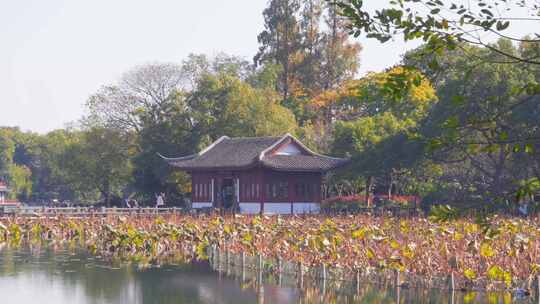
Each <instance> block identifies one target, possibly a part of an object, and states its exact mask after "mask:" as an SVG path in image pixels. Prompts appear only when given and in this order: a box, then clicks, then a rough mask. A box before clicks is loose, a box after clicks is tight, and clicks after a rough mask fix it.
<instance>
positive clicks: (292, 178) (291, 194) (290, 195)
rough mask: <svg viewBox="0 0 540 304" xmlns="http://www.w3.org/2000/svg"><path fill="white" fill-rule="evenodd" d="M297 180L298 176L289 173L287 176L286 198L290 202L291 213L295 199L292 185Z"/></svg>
mask: <svg viewBox="0 0 540 304" xmlns="http://www.w3.org/2000/svg"><path fill="white" fill-rule="evenodd" d="M297 180H298V177H297V176H295V175H292V174H289V176H288V177H287V184H288V185H289V186H288V189H289V191H288V192H289V193H288V198H289V201H290V202H291V214H293V213H294V202H295V201H296V196H295V191H294V190H295V189H294V186H295V183H296V181H297Z"/></svg>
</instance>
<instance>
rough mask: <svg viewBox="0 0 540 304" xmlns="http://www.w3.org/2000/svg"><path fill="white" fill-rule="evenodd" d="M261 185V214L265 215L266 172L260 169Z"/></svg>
mask: <svg viewBox="0 0 540 304" xmlns="http://www.w3.org/2000/svg"><path fill="white" fill-rule="evenodd" d="M259 185H260V187H261V193H260V194H261V196H260V197H259V199H260V203H261V206H260V208H261V210H260V214H263V213H264V200H265V199H266V187H265V184H264V170H263V169H262V168H259Z"/></svg>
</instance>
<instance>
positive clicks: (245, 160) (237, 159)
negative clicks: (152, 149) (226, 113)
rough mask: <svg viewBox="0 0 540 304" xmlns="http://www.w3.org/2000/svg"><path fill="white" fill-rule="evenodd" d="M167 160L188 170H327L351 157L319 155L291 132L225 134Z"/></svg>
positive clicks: (342, 163) (344, 162) (340, 164)
mask: <svg viewBox="0 0 540 304" xmlns="http://www.w3.org/2000/svg"><path fill="white" fill-rule="evenodd" d="M162 157H163V156H162ZM163 159H165V160H166V161H167V162H168V163H169V164H171V165H172V166H174V167H177V168H180V169H183V170H186V171H200V170H215V169H224V170H226V169H242V168H250V167H256V166H262V167H266V168H269V169H273V170H279V171H294V172H326V171H328V170H331V169H334V168H337V167H339V166H342V165H344V164H346V163H347V162H348V159H343V158H335V157H329V156H324V155H320V154H317V153H315V152H313V151H311V150H310V149H308V148H307V147H306V146H304V145H303V144H302V143H301V142H300V141H299V140H297V139H296V138H295V137H294V136H292V135H290V134H286V135H284V136H282V137H243V138H229V137H227V136H223V137H221V138H219V139H218V140H217V141H215V142H214V143H212V144H211V145H210V146H208V147H207V148H206V149H204V150H202V151H201V152H199V153H196V154H192V155H188V156H184V157H177V158H167V157H163Z"/></svg>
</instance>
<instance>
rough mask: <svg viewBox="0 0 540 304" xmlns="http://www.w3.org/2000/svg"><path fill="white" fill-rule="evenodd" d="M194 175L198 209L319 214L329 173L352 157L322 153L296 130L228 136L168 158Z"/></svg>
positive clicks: (194, 202)
mask: <svg viewBox="0 0 540 304" xmlns="http://www.w3.org/2000/svg"><path fill="white" fill-rule="evenodd" d="M163 158H164V159H165V160H166V161H167V162H168V163H169V164H170V165H172V166H174V167H176V168H178V169H181V170H184V171H187V172H189V173H190V174H191V182H192V206H193V208H205V207H216V208H224V209H232V210H236V211H240V212H241V213H281V214H285V213H318V212H319V210H320V203H321V183H322V177H323V174H324V173H326V172H328V171H329V170H332V169H335V168H337V167H340V166H343V165H344V164H346V163H347V161H348V160H347V159H342V158H334V157H329V156H324V155H320V154H317V153H315V152H313V151H311V150H310V149H308V148H307V147H306V146H304V145H303V144H302V143H301V142H300V141H298V140H297V139H296V138H295V137H293V136H292V135H290V134H286V135H284V136H282V137H251V138H229V137H227V136H223V137H221V138H220V139H218V140H217V141H215V142H214V143H213V144H211V145H210V146H209V147H207V148H206V149H204V150H203V151H201V152H199V153H197V154H193V155H189V156H184V157H178V158H166V157H163Z"/></svg>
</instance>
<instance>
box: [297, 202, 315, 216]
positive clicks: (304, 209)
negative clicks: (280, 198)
mask: <svg viewBox="0 0 540 304" xmlns="http://www.w3.org/2000/svg"><path fill="white" fill-rule="evenodd" d="M319 212H321V204H319V203H294V204H293V213H294V214H302V213H315V214H317V213H319Z"/></svg>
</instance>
